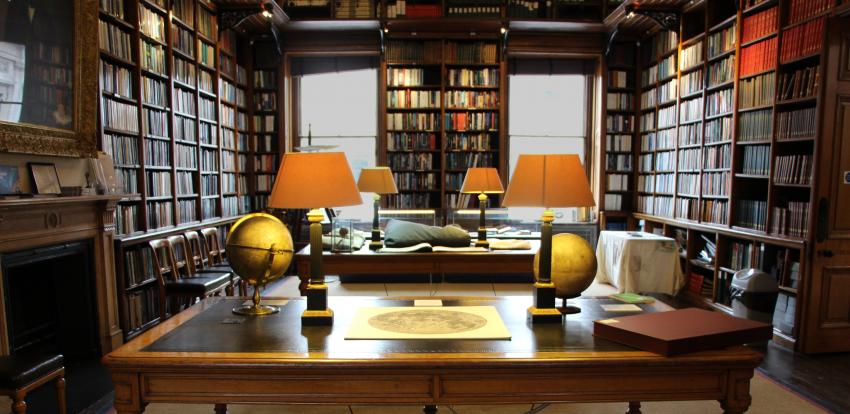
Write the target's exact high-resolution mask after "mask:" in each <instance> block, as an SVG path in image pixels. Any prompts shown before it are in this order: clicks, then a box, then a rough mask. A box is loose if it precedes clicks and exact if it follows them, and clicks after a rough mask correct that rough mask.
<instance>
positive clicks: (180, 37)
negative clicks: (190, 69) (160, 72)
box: [171, 25, 195, 56]
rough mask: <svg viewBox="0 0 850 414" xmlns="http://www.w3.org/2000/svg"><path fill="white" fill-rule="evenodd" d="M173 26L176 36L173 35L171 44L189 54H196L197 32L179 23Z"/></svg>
mask: <svg viewBox="0 0 850 414" xmlns="http://www.w3.org/2000/svg"><path fill="white" fill-rule="evenodd" d="M173 27H174V30H172V31H171V32H172V33H173V35H174V36H172V44H171V46H172V47H174V48H175V49H177V50H179V51H181V52H183V53H185V54H187V55H189V56H194V55H195V34H194V33H192V32H190V31H189V30H186V29H184V28H182V27H180V26H177V25H174V26H173Z"/></svg>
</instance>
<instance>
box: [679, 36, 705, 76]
mask: <svg viewBox="0 0 850 414" xmlns="http://www.w3.org/2000/svg"><path fill="white" fill-rule="evenodd" d="M702 62H703V60H702V41H701V40H700V41H699V42H696V43H694V44H692V45H690V46H688V47H686V48H684V49H682V52H681V54H680V55H679V69H680V70H687V69H690V68H691V67H694V66H696V65H701V64H702Z"/></svg>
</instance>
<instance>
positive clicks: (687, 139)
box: [679, 122, 702, 147]
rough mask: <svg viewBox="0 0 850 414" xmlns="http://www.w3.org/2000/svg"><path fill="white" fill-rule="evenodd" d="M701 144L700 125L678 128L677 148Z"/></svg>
mask: <svg viewBox="0 0 850 414" xmlns="http://www.w3.org/2000/svg"><path fill="white" fill-rule="evenodd" d="M701 142H702V123H699V122H697V123H693V124H687V125H680V126H679V146H680V147H682V146H688V145H699V144H700V143H701Z"/></svg>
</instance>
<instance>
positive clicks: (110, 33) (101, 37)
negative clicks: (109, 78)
mask: <svg viewBox="0 0 850 414" xmlns="http://www.w3.org/2000/svg"><path fill="white" fill-rule="evenodd" d="M97 34H98V45H99V46H100V49H101V50H105V51H107V52H109V53H110V54H112V55H115V56H118V57H119V58H121V59H124V60H127V61H130V60H132V59H133V57H132V56H133V55H132V51H131V50H130V43H131V41H130V34H129V33H127V32H125V31H123V30H121V29H120V28H118V26H113V25H112V24H109V23H107V22H105V21H103V20H99V21H98V31H97Z"/></svg>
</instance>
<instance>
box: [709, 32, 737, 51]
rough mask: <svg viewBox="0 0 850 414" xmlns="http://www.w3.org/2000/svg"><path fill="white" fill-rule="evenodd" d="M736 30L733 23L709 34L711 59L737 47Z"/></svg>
mask: <svg viewBox="0 0 850 414" xmlns="http://www.w3.org/2000/svg"><path fill="white" fill-rule="evenodd" d="M736 30H737V29H736V26H735V25H734V24H732V25H731V26H729V27H726V28H723V29H721V30H720V31H719V32H716V33H712V34H710V35H708V57H709V59H710V58H713V57H715V56H717V55H720V54H723V53H726V52H728V51H730V50H734V49H735V40H736Z"/></svg>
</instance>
